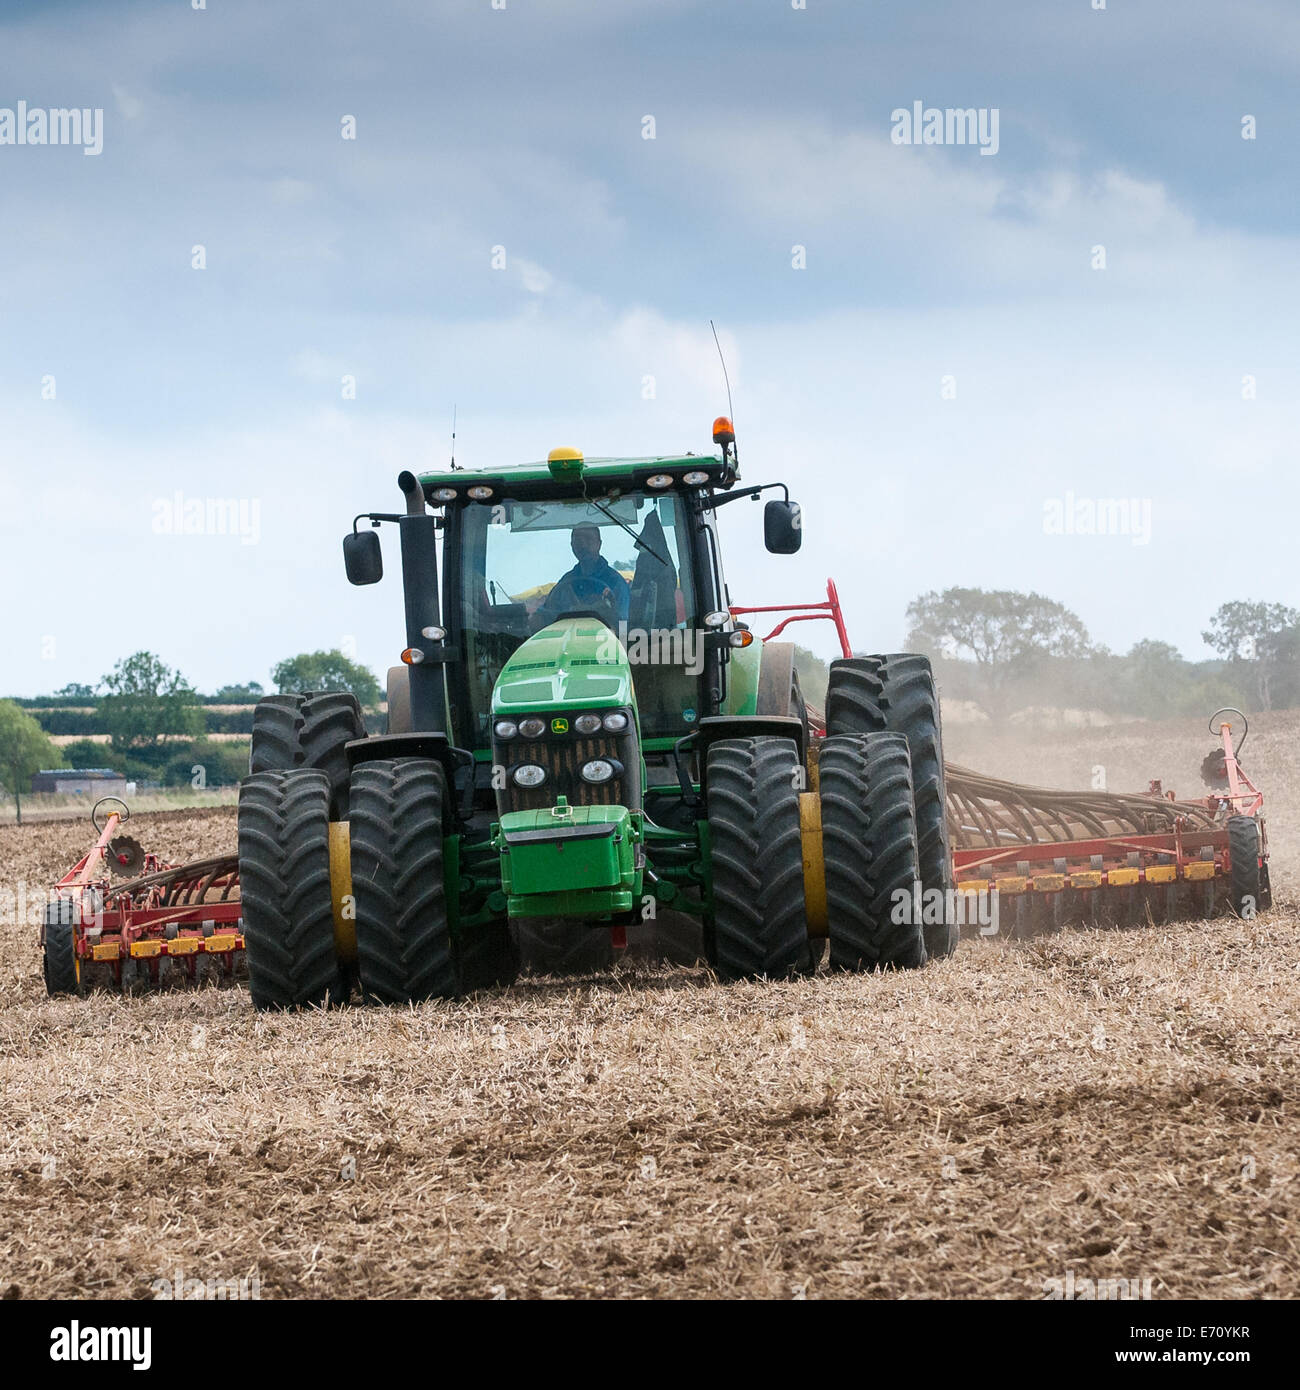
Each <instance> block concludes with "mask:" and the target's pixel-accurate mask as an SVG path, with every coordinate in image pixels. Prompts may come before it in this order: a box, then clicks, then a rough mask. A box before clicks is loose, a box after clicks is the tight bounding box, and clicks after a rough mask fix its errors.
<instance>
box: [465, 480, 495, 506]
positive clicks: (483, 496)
mask: <svg viewBox="0 0 1300 1390" xmlns="http://www.w3.org/2000/svg"><path fill="white" fill-rule="evenodd" d="M469 495H470V496H471V497H472V498H473V499H474V500H475V501H476V502H486V501H487V500H488V498H489V497H491V496H492V489H491V488H490V487H484V486H483V484H482V483H479V484H478V486H477V487H472V488H470V490H469Z"/></svg>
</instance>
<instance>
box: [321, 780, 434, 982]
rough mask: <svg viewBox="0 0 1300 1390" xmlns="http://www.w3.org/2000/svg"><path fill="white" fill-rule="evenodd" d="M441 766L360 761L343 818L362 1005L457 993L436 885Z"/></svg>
mask: <svg viewBox="0 0 1300 1390" xmlns="http://www.w3.org/2000/svg"><path fill="white" fill-rule="evenodd" d="M446 794H447V793H446V779H445V776H444V774H443V770H442V766H441V764H439V763H436V762H433V761H432V760H430V759H427V758H393V759H386V760H384V761H381V762H373V763H362V764H361V766H359V767H357V768H356V769H354V771H353V773H352V788H351V793H350V799H351V813H350V816H349V820H350V822H351V826H350V836H351V842H352V895H353V897H354V899H355V900H356V911H357V917H356V933H357V966H358V969H359V972H360V975H361V988H362V989H363V991H364V992H365V994H366V997H367V998H368V999H372V1000H376V1001H378V1002H380V1003H384V1004H414V1003H419V1002H420V1001H421V1000H425V999H453V998H455V997H456V995H458V994H459V993H460V973H459V970H458V969H457V962H456V956H455V952H454V950H453V948H452V941H451V933H450V931H449V929H448V926H447V896H446V885H445V883H444V880H443V855H442V837H443V805H444V802H445V800H446Z"/></svg>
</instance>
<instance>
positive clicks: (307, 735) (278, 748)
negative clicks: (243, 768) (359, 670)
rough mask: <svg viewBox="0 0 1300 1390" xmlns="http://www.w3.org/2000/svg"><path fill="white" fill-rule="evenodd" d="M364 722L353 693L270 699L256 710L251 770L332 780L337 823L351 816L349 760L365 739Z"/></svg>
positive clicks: (333, 816) (249, 768)
mask: <svg viewBox="0 0 1300 1390" xmlns="http://www.w3.org/2000/svg"><path fill="white" fill-rule="evenodd" d="M365 736H366V723H365V719H364V718H363V717H362V714H361V705H360V704H359V702H358V701H357V697H356V696H355V695H349V694H347V693H346V692H344V691H329V692H327V693H325V694H320V695H316V694H308V695H268V696H266V697H265V698H264V699H261V700H259V701H258V702H257V706H256V708H255V709H254V710H253V743H252V749H251V751H250V753H249V759H248V770H249V771H250V772H288V771H290V770H292V769H293V768H300V767H314V768H317V769H319V770H320V771H321V772H323V773H324V774H325V775H326V777H328V778H329V784H330V810H331V817H332V819H334V820H345V819H346V818H347V813H348V781H349V775H350V774H349V770H348V757H347V752H346V746H347V744H348V743H349V742H351V740H352V739H356V738H365Z"/></svg>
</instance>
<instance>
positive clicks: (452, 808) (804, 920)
mask: <svg viewBox="0 0 1300 1390" xmlns="http://www.w3.org/2000/svg"><path fill="white" fill-rule="evenodd" d="M713 437H714V442H715V444H717V445H718V446H719V450H718V452H717V453H710V454H704V455H695V454H689V453H688V454H686V455H683V456H673V457H662V458H645V459H584V458H583V456H582V455H581V454H580V453H579V452H578V451H577V450H574V449H556V450H554V451H552V453H551V454H550V456H549V458H548V459H547V461H546V462H545V463H540V464H527V465H523V466H518V467H509V468H500V469H495V470H491V471H484V472H470V471H466V470H464V469H456V468H452V469H450V470H448V471H446V472H439V473H430V474H426V475H424V476H421V477H416V476H415V475H414V474H412V473H409V472H404V473H403V474H402V475H401V477H400V478H399V479H398V484H399V487H400V488H401V491H402V493H403V495H404V498H405V507H404V510H403V511H402V512H400V513H369V514H363V515H362V516H360V517H358V518H357V519H356V520H355V521H354V522H353V529H352V533H351V534H350V535H348V536H347V537H346V538H345V540H344V546H343V549H344V562H345V566H346V569H347V576H348V579H349V580H350V581H351V582H352V583H353V584H373V583H375V582H377V581H378V580H380V579H381V578H382V575H383V560H382V554H381V550H380V545H379V536H378V534H377V531H376V529H375V528H378V527H379V526H381V525H385V524H391V525H394V526H396V527H397V529H398V533H399V537H400V547H401V557H402V575H403V589H404V594H405V615H406V642H407V646H406V649H405V650H404V651H403V652H402V654H401V664H399V665H395V666H394V667H393V668H392V669H391V670H390V671H389V673H388V724H387V732H386V733H384V734H376V735H371V736H367V734H366V729H365V726H364V724H363V721H362V714H361V710H360V708H359V706H358V704H357V702H356V700H355V699H354V698H353V697H352V696H351V695H347V694H340V693H329V692H327V693H320V694H308V695H273V696H270V697H268V698H266V699H264V700H262V701H261V702H260V703H259V705H258V706H257V709H256V712H255V716H254V725H253V743H252V757H251V775H250V776H249V777H248V778H247V779H246V780H245V781H244V783H243V785H242V787H241V789H240V797H239V872H240V885H241V895H242V902H243V908H242V910H243V917H244V934H245V940H246V944H247V957H248V968H249V980H250V985H251V990H252V995H253V1000H254V1003H255V1004H256V1006H257V1007H258V1008H263V1009H265V1008H294V1007H304V1006H326V1005H331V1004H339V1003H342V1002H344V1001H346V1000H347V999H349V998H350V997H351V995H352V992H353V990H354V988H356V987H358V986H359V988H360V992H361V995H362V997H363V998H364V999H367V1000H372V1001H378V1002H383V1003H407V1002H414V1001H419V1000H424V999H447V998H454V997H456V996H458V995H461V994H463V993H465V992H467V991H471V990H475V989H479V988H485V987H490V986H493V985H501V984H508V983H509V982H511V981H512V980H513V979H514V978H515V976H516V974H517V973H518V971H519V970H520V968H521V967H522V968H526V969H532V970H536V971H561V970H566V969H567V970H572V969H575V968H576V969H586V968H590V967H593V966H598V965H600V964H601V963H603V962H606V961H609V960H611V959H612V958H613V956H614V954H615V953H616V951H617V950H618V949H620V948H621V947H623V946H625V945H627V944H628V941H629V933H631V934H632V937H633V938H634V939H635V938H638V937H642V936H645V935H647V934H648V935H649V936H651V937H654V938H655V940H656V942H657V943H658V945H659V946H661V947H663V948H664V949H665V950H666V953H667V954H670V955H674V956H676V957H678V958H681V957H682V956H683V955H684V956H685V957H686V958H688V959H689V958H692V957H694V956H702V957H703V958H704V959H706V960H707V961H708V962H709V964H711V965H712V966H713V968H714V969H715V970H716V972H717V974H718V975H719V977H720V978H722V979H724V980H741V979H754V978H768V979H774V978H779V977H784V976H789V975H793V974H799V973H805V972H809V971H811V970H814V969H816V967H817V965H818V964H819V962H820V961H821V960H822V958H823V955H824V954H825V946H826V942H827V940H829V963H830V966H831V968H833V969H843V970H866V969H875V968H881V967H894V968H903V967H911V966H918V965H921V964H922V963H924V961H925V960H926V959H927V957H933V956H944V955H947V954H949V953H950V952H951V951H952V950H953V949H954V947H955V945H956V927H955V926H950V925H948V923H947V920H946V917H947V914H938V913H935V912H931V911H923V910H922V907H921V904H922V902H923V901H924V902H926V903H929V902H932V901H933V900H934V899H933V893H932V891H931V890H935V889H938V890H941V892H943V893H944V894H945V895H946V897H947V898H950V897H951V889H952V859H951V855H950V853H949V847H948V836H947V828H946V822H945V817H944V785H943V750H942V746H941V736H940V719H939V704H938V699H937V697H936V694H935V688H934V681H933V677H932V675H931V671H930V666H929V663H928V662H927V661H926V659H925V658H924V657H920V656H910V655H889V656H875V657H852V656H851V655H850V654H849V646H848V641H847V637H846V636H845V633H844V625H843V620H842V618H841V616H840V611H839V604H838V599H837V597H836V594H835V590H834V586H833V584H832V585H828V602H827V603H825V604H815V605H801V606H797V607H802V608H803V609H804V610H807V611H804V612H801V613H800V614H799V615H798V616H797V617H796V616H792V617H789V618H787V619H786V620H785V622H782V623H781V624H779V625H778V627H777V628H776V629H775V631H774V632H773V633H771V634H769V637H768V639H767V640H766V641H763V640H759V639H758V638H757V637H756V636H755V634H754V633H753V632H752V631H751V630H750V629H749V627H748V626H747V625H746V624H745V623H744V622H743V621H742V620H741V619H742V617H743V615H745V614H746V613H749V612H753V611H769V610H766V609H764V610H747V609H743V608H734V607H733V606H732V604H731V600H730V595H729V593H728V590H727V586H726V583H725V581H724V579H723V573H722V556H721V548H720V545H719V536H718V528H717V524H716V514H717V511H718V509H719V508H720V507H722V506H725V505H728V504H729V503H732V502H735V501H738V500H742V499H745V498H749V499H752V500H755V501H757V500H758V498H759V495H760V494H761V493H763V492H767V491H769V490H772V489H776V490H779V491H780V492H781V493H782V494H783V495H782V497H780V498H773V499H771V500H769V501H767V503H766V507H765V511H764V518H763V522H764V526H763V529H764V539H765V543H766V547H767V549H768V550H769V551H770V552H772V553H774V554H778V555H785V554H791V553H793V552H794V551H796V550H797V549H798V548H799V544H800V541H801V538H802V533H801V529H800V513H799V508H798V506H797V504H796V503H794V502H792V501H791V500H790V497H789V493H788V491H787V490H786V489H785V487H784V485H783V484H779V483H769V484H764V485H762V486H750V487H739V486H737V484H738V482H739V467H738V462H737V455H736V450H735V437H734V433H733V432H732V429H731V426H730V424H729V422H728V421H727V420H726V419H725V418H720V419H719V420H718V421H717V422H715V428H714V436H713ZM362 520H367V521H369V522H370V526H369V527H360V525H359V523H360V522H361V521H362ZM575 561H576V563H574V562H575ZM819 616H824V617H832V618H833V619H834V621H835V623H836V627H837V630H838V631H839V634H840V640H841V645H842V648H843V650H844V652H845V656H844V658H843V659H841V660H838V661H836V662H834V663H833V665H832V667H831V677H830V687H829V691H828V695H827V701H826V711H825V714H824V716H823V715H822V713H821V712H820V711H817V710H815V709H811V708H810V707H809V706H808V705H807V704H806V703H805V701H804V699H803V698H802V695H801V692H800V689H799V682H798V677H797V674H796V671H795V667H794V661H793V653H794V648H793V645H792V644H790V643H789V642H777V641H774V640H772V639H773V638H775V637H776V636H777V635H779V633H780V632H781V630H782V629H783V628H784V627H785V625H786V623H787V622H790V621H799V620H800V619H802V618H807V617H819ZM931 919H935V920H931Z"/></svg>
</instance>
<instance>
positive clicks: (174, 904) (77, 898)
mask: <svg viewBox="0 0 1300 1390" xmlns="http://www.w3.org/2000/svg"><path fill="white" fill-rule="evenodd" d="M113 803H115V804H116V806H118V807H120V809H119V810H113V809H107V808H108V807H110V806H111V805H112V804H113ZM101 808H106V809H105V810H104V813H103V817H102V823H101ZM129 814H130V813H129V811H128V809H127V807H126V805H125V803H123V802H121V801H118V800H117V799H116V798H113V797H110V798H106V799H105V800H104V801H100V802H98V803H96V806H95V808H94V810H93V811H92V813H91V819H92V822H93V823H94V826H95V829H96V830H97V831H98V838H97V840H96V841H95V844H94V846H93V847H92V848H91V850H90V851H89V853H87V854H86V855H85V856H84V857H83V858H82V859H80V860H79V861H78V862H77V863H76V864H74V865H73V866H72V868H71V869H69V870H68V872H67V873H66V874H65V875H64V876H63V877H62V878H61V879H59V881H58V882H57V883H55V884H53V885H52V886H51V889H50V896H49V901H48V903H47V904H46V907H45V911H44V920H43V923H42V927H41V946H42V949H43V952H44V960H45V983H46V987H47V989H48V990H49V992H50V993H51V994H83V993H85V992H86V991H87V990H88V989H90V988H93V987H94V986H95V985H104V986H107V987H110V988H118V989H123V990H125V991H127V992H131V991H133V990H135V989H137V988H142V987H145V986H148V985H167V984H170V983H177V984H185V983H202V982H203V981H205V980H209V979H212V980H221V979H225V978H229V977H231V976H233V975H234V973H235V966H236V962H237V961H238V959H239V958H240V956H241V955H242V953H243V950H244V936H243V922H242V919H241V916H240V901H239V875H238V862H237V859H236V856H235V855H233V854H230V855H220V856H217V857H215V858H212V859H204V860H197V861H195V862H193V863H190V864H164V863H163V862H162V860H161V859H159V857H158V856H157V855H155V854H148V853H146V852H145V851H144V850H142V849H141V847H140V845H139V844H138V843H137V842H136V841H135V840H134V839H132V838H131V837H130V836H126V835H121V834H119V833H118V832H119V830H120V829H121V826H122V824H123V822H124V821H126V819H127V817H128V816H129Z"/></svg>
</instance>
